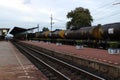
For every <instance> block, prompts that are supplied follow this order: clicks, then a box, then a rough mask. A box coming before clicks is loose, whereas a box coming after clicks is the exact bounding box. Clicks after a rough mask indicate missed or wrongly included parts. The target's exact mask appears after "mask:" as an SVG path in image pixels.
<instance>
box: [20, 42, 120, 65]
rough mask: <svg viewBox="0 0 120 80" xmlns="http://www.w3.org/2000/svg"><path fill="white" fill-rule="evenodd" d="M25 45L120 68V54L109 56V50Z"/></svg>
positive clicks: (39, 44) (52, 44)
mask: <svg viewBox="0 0 120 80" xmlns="http://www.w3.org/2000/svg"><path fill="white" fill-rule="evenodd" d="M22 42H24V43H28V44H32V45H35V46H38V47H43V48H46V49H50V50H53V51H59V52H62V53H64V54H70V55H75V56H78V57H82V58H85V59H90V60H95V61H98V62H102V63H107V64H110V65H115V66H117V67H120V54H108V51H107V50H103V49H95V48H86V47H84V48H83V49H76V48H75V46H71V45H61V46H57V45H56V44H54V43H46V42H41V41H40V42H38V41H22Z"/></svg>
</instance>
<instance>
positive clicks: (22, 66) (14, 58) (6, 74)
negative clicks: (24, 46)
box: [0, 41, 48, 80]
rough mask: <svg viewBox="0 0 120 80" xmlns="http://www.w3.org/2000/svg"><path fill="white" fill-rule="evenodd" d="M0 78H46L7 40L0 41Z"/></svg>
mask: <svg viewBox="0 0 120 80" xmlns="http://www.w3.org/2000/svg"><path fill="white" fill-rule="evenodd" d="M0 80H48V79H47V78H46V77H45V76H44V75H43V74H42V73H41V72H40V71H39V70H38V69H37V68H36V67H35V66H34V65H33V64H32V63H31V62H30V61H29V60H28V59H27V58H26V57H25V56H24V55H23V54H22V53H20V52H19V50H18V49H16V48H15V47H14V45H12V43H11V42H9V41H0Z"/></svg>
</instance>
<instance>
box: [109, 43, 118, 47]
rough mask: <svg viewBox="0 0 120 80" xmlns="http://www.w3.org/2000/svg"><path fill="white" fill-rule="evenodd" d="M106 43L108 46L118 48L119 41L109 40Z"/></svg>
mask: <svg viewBox="0 0 120 80" xmlns="http://www.w3.org/2000/svg"><path fill="white" fill-rule="evenodd" d="M108 44H109V47H110V48H118V46H119V42H109V43H108Z"/></svg>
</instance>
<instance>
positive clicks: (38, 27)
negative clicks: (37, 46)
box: [37, 24, 39, 32]
mask: <svg viewBox="0 0 120 80" xmlns="http://www.w3.org/2000/svg"><path fill="white" fill-rule="evenodd" d="M37 27H38V32H39V24H38V25H37Z"/></svg>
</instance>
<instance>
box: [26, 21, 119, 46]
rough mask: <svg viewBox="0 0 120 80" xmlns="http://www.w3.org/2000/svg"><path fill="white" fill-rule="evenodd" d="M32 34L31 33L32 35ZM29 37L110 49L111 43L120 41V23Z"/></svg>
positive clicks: (38, 33) (50, 32)
mask: <svg viewBox="0 0 120 80" xmlns="http://www.w3.org/2000/svg"><path fill="white" fill-rule="evenodd" d="M30 34H31V33H30ZM30 34H29V35H28V36H27V37H28V38H29V39H32V40H44V41H51V42H58V41H59V42H61V43H63V44H77V42H76V41H78V40H79V41H81V43H82V44H83V45H85V46H89V47H97V48H100V47H102V48H108V47H109V43H110V42H117V44H118V47H120V45H119V41H120V23H111V24H105V25H97V26H88V27H81V28H79V29H77V30H73V29H69V30H59V29H57V30H55V31H45V32H37V33H34V34H31V35H32V36H31V35H30Z"/></svg>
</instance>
